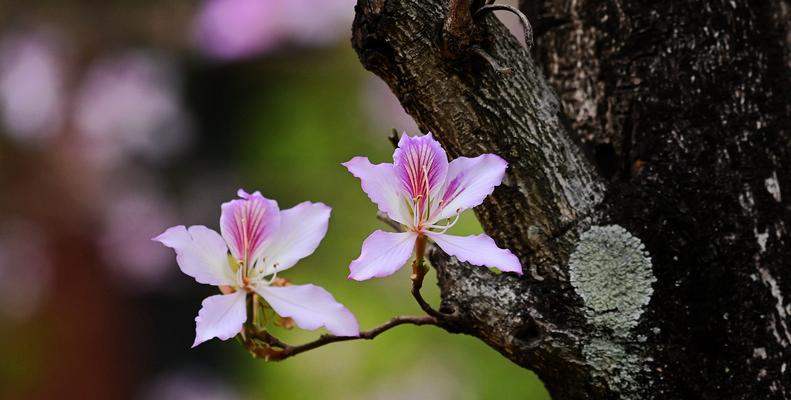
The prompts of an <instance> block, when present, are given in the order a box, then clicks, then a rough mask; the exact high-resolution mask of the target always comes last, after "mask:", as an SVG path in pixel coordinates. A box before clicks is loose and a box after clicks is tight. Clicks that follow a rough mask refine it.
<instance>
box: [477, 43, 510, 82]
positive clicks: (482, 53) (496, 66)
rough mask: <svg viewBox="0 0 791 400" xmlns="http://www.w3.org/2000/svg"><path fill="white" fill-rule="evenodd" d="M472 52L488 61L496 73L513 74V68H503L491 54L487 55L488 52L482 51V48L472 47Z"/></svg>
mask: <svg viewBox="0 0 791 400" xmlns="http://www.w3.org/2000/svg"><path fill="white" fill-rule="evenodd" d="M470 51H472V53H473V54H475V55H478V56H480V57H481V58H483V59H484V60H486V62H487V63H488V64H489V66H491V67H492V69H493V70H494V72H497V73H498V74H500V75H510V74H511V72H512V71H511V68H508V67H501V66H500V64H499V63H497V60H495V59H494V57H492V56H491V54H489V53H487V52H486V50H484V49H482V48H481V47H480V46H472V47H470Z"/></svg>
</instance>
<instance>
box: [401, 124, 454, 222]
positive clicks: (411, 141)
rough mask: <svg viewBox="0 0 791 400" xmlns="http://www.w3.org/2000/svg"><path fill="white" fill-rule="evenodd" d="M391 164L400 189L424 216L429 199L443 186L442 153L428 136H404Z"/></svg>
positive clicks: (444, 158)
mask: <svg viewBox="0 0 791 400" xmlns="http://www.w3.org/2000/svg"><path fill="white" fill-rule="evenodd" d="M393 165H394V168H395V172H396V175H397V176H398V178H399V180H400V182H401V187H402V188H403V190H404V191H405V192H406V193H407V194H408V196H409V198H410V199H412V200H413V201H415V208H417V210H416V212H417V213H418V214H420V215H423V213H424V211H425V207H426V205H427V204H428V200H429V198H431V199H434V198H435V197H436V196H437V194H438V193H439V191H440V189H441V188H442V186H443V184H444V183H445V176H446V175H447V173H448V156H447V155H446V154H445V150H443V149H442V146H441V145H440V144H439V142H437V141H436V140H434V138H433V137H432V136H431V133H429V134H427V135H425V136H414V137H410V136H408V135H406V134H403V135H401V140H400V141H399V142H398V148H397V149H396V150H395V152H394V153H393Z"/></svg>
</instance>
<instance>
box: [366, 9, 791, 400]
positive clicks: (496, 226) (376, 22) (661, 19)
mask: <svg viewBox="0 0 791 400" xmlns="http://www.w3.org/2000/svg"><path fill="white" fill-rule="evenodd" d="M480 3H481V2H480V1H472V2H467V1H462V2H459V1H450V2H449V1H447V0H433V1H429V0H401V1H396V0H360V1H359V3H358V7H357V10H356V11H357V16H356V19H355V22H354V27H353V45H354V47H355V49H356V50H357V52H358V54H359V56H360V60H361V62H362V64H363V65H364V66H365V67H366V68H368V69H369V70H371V71H372V72H374V73H376V74H377V75H379V76H380V77H381V78H382V79H384V80H385V81H386V82H387V83H388V85H390V87H391V89H392V90H393V91H394V92H395V93H396V95H397V96H398V97H399V99H400V100H401V102H402V104H403V105H404V107H405V109H406V110H407V112H409V113H410V114H411V115H412V116H413V117H414V118H415V119H416V120H417V121H418V123H419V125H420V126H421V128H422V129H424V130H427V131H428V130H430V131H432V132H434V133H435V134H436V135H437V136H438V138H439V139H440V141H441V142H442V143H443V144H444V145H445V147H446V149H447V150H448V152H449V154H450V155H451V156H459V155H465V156H474V155H477V154H480V153H485V152H493V153H497V154H499V155H501V156H503V157H504V158H506V159H507V160H508V161H509V163H510V166H509V169H508V174H507V177H506V180H505V182H504V184H503V185H502V186H500V187H498V188H497V190H495V192H494V194H493V195H492V196H490V198H489V200H487V201H486V202H485V203H484V204H483V205H482V206H481V207H479V208H478V209H476V213H477V214H478V217H479V219H480V220H481V223H482V225H483V227H484V229H485V230H486V232H487V233H489V234H490V235H491V236H492V237H494V238H495V240H496V241H497V242H498V244H499V245H501V246H506V247H508V248H510V249H512V250H513V251H514V252H515V253H516V254H517V255H519V256H520V258H521V260H522V262H523V264H524V265H525V266H526V268H525V269H526V273H525V275H523V276H516V275H512V274H496V273H494V272H491V271H488V270H485V269H481V268H480V267H473V266H468V265H464V264H460V263H458V262H457V261H456V260H455V259H453V258H449V257H447V256H445V255H444V254H441V253H439V252H434V253H433V254H432V257H431V261H432V264H433V266H434V267H435V269H436V270H437V274H438V277H439V285H440V288H441V292H442V307H443V308H444V309H446V310H454V311H455V312H456V313H457V314H458V315H459V318H458V319H454V320H453V324H452V326H449V329H450V330H452V331H458V332H463V333H467V334H471V335H474V336H476V337H479V338H481V339H482V340H484V341H485V342H486V343H488V344H489V345H490V346H492V347H493V348H495V349H496V350H498V351H500V352H501V353H502V354H503V355H504V356H506V357H507V358H509V359H510V360H512V361H514V362H516V363H517V364H519V365H521V366H524V367H526V368H530V369H532V370H534V371H536V372H537V373H538V375H539V376H540V377H541V378H542V380H543V381H544V382H545V384H546V386H547V388H548V390H549V391H550V393H551V394H552V396H553V398H556V399H576V398H586V399H587V398H591V399H597V398H602V399H604V398H639V399H651V398H704V399H708V398H711V399H715V398H717V399H723V398H744V399H753V398H786V396H787V395H788V396H791V394H787V393H788V391H791V371H789V369H791V365H788V364H791V347H790V346H791V318H789V315H790V314H791V304H790V303H789V302H788V301H787V300H786V299H785V298H784V295H786V294H787V293H789V290H791V269H789V260H791V246H788V235H787V230H788V228H787V226H789V224H790V223H791V207H789V205H788V204H789V203H788V199H790V198H791V190H789V189H788V188H789V187H791V172H789V171H791V136H789V134H790V133H789V132H788V130H789V127H790V126H791V118H790V117H789V115H791V106H790V105H789V104H791V102H789V93H791V91H790V90H789V89H791V76H789V65H791V64H789V60H790V59H791V57H789V52H788V49H789V44H788V40H789V37H788V36H787V32H788V25H789V23H788V22H787V21H788V18H787V16H788V5H787V3H785V2H782V1H779V0H775V1H772V2H765V3H762V4H749V5H748V4H741V3H737V2H736V1H721V2H719V1H718V2H709V1H697V2H696V1H687V2H656V4H654V3H645V4H643V3H641V2H637V1H628V0H619V1H604V2H592V1H586V0H576V1H571V0H568V1H564V0H541V1H536V2H530V3H529V4H528V3H525V4H524V5H523V7H522V8H523V10H524V11H526V13H527V14H528V15H529V17H530V19H531V21H533V23H534V26H535V31H536V38H537V43H536V48H535V49H534V53H535V54H536V59H537V60H538V62H537V63H536V62H535V61H534V60H533V58H532V57H531V55H529V54H527V52H526V51H525V50H524V49H523V48H522V47H521V46H520V45H519V43H518V41H516V39H515V38H513V37H512V36H510V34H509V33H508V32H507V30H505V29H504V27H503V26H502V25H501V24H500V23H499V22H497V21H496V19H495V18H494V17H493V16H492V15H491V14H488V15H485V16H483V17H481V18H477V19H472V18H471V17H470V15H471V13H470V7H472V8H473V9H474V8H476V7H479V6H480ZM449 5H450V7H449ZM467 13H470V14H467ZM465 27H466V28H467V29H468V30H467V31H465V30H464V29H465ZM476 47H477V48H480V49H483V50H485V51H486V52H487V53H488V54H489V55H491V56H492V57H493V58H494V59H495V60H497V63H499V64H500V65H501V66H504V67H508V68H511V70H512V73H511V74H509V75H502V74H498V73H497V72H496V71H495V69H493V68H492V67H491V66H490V65H489V63H487V62H486V61H485V59H484V58H482V57H480V56H479V55H477V54H476V52H475V51H474V48H476ZM542 69H543V70H542ZM553 87H554V89H555V90H557V93H559V96H556V95H555V90H553ZM586 154H589V155H591V156H592V157H591V161H589V159H588V157H586ZM504 384H505V383H504Z"/></svg>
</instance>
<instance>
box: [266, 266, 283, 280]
mask: <svg viewBox="0 0 791 400" xmlns="http://www.w3.org/2000/svg"><path fill="white" fill-rule="evenodd" d="M279 265H280V264H278V263H275V265H273V266H272V267H273V268H274V269H275V272H274V273H273V274H272V278H270V279H269V283H267V285H270V286H271V285H272V282H274V281H275V279H277V267H278V266H279Z"/></svg>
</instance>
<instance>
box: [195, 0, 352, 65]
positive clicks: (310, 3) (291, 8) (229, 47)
mask: <svg viewBox="0 0 791 400" xmlns="http://www.w3.org/2000/svg"><path fill="white" fill-rule="evenodd" d="M355 3H356V0H206V1H204V2H203V5H202V6H201V8H200V10H199V11H198V14H197V15H196V17H195V20H194V21H193V27H192V36H193V40H194V41H195V44H196V46H197V47H198V48H199V49H200V50H201V51H202V52H203V53H204V54H206V55H208V56H210V57H213V58H217V59H223V60H236V59H243V58H246V57H251V56H256V55H259V54H262V53H266V52H268V51H271V50H273V49H275V48H276V47H278V46H280V45H282V44H284V43H288V42H293V43H297V44H300V45H325V44H328V43H331V42H334V41H337V40H338V39H339V38H341V37H343V36H349V31H350V27H351V22H352V19H353V18H354V4H355Z"/></svg>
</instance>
